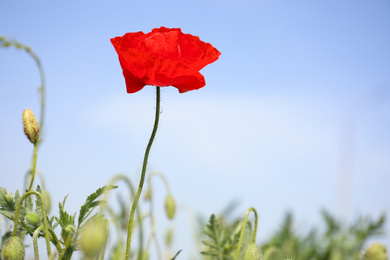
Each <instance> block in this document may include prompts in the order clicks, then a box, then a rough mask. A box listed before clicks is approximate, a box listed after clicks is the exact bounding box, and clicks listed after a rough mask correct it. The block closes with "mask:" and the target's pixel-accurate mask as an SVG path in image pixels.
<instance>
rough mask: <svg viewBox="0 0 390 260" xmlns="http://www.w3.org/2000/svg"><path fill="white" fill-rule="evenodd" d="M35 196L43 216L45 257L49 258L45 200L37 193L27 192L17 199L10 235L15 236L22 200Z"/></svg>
mask: <svg viewBox="0 0 390 260" xmlns="http://www.w3.org/2000/svg"><path fill="white" fill-rule="evenodd" d="M32 194H34V195H36V196H38V197H39V199H40V200H41V203H42V215H43V225H44V226H45V228H44V230H45V238H46V248H47V256H48V257H50V255H51V252H50V240H49V225H48V224H47V216H46V208H45V205H46V203H45V200H44V199H43V196H42V194H40V193H39V192H37V191H28V192H26V193H24V194H23V196H22V197H21V198H20V199H19V201H18V204H17V205H16V210H15V216H14V231H13V233H12V235H13V236H16V233H17V231H18V220H19V210H20V207H21V206H22V203H23V200H25V199H26V198H27V196H30V195H32Z"/></svg>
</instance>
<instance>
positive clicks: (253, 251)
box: [243, 243, 261, 260]
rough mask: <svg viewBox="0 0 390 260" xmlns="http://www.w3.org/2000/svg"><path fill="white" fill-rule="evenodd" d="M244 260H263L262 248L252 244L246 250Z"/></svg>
mask: <svg viewBox="0 0 390 260" xmlns="http://www.w3.org/2000/svg"><path fill="white" fill-rule="evenodd" d="M243 260H261V252H260V248H259V247H258V246H257V245H256V244H255V243H250V244H249V245H248V246H247V248H246V249H245V253H244V258H243Z"/></svg>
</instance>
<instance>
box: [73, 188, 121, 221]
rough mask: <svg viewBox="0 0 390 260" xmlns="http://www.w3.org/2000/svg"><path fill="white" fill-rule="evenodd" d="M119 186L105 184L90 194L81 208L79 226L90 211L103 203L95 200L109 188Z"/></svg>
mask: <svg viewBox="0 0 390 260" xmlns="http://www.w3.org/2000/svg"><path fill="white" fill-rule="evenodd" d="M117 187H118V186H114V185H109V186H104V187H102V188H99V189H97V190H96V192H94V193H92V194H91V195H89V196H88V198H87V199H86V201H85V203H84V205H82V206H81V208H80V212H79V219H78V227H80V225H81V223H82V222H83V221H84V220H85V219H86V218H87V216H88V215H89V214H90V212H91V211H92V210H93V209H94V208H95V207H96V206H98V205H99V204H100V203H101V202H99V203H96V201H95V200H96V199H97V198H98V197H99V196H100V195H102V194H103V193H105V192H107V191H109V190H112V189H116V188H117Z"/></svg>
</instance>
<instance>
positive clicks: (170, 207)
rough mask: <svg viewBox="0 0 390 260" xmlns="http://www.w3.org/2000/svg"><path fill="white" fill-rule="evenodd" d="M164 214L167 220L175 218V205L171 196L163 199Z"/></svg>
mask: <svg viewBox="0 0 390 260" xmlns="http://www.w3.org/2000/svg"><path fill="white" fill-rule="evenodd" d="M165 212H166V213H167V217H168V218H169V219H173V218H174V217H175V212H176V204H175V200H174V199H173V197H172V195H171V194H168V195H167V197H166V199H165Z"/></svg>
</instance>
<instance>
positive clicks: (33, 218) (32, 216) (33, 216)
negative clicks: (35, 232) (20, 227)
mask: <svg viewBox="0 0 390 260" xmlns="http://www.w3.org/2000/svg"><path fill="white" fill-rule="evenodd" d="M26 220H27V222H28V223H29V224H30V225H32V226H34V227H36V226H38V224H39V223H40V218H39V215H38V214H37V213H35V212H28V213H27V215H26Z"/></svg>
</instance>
